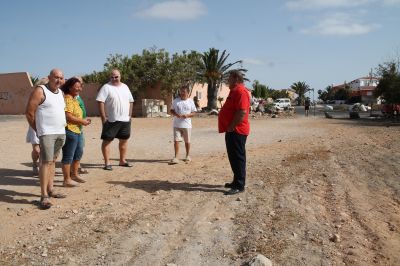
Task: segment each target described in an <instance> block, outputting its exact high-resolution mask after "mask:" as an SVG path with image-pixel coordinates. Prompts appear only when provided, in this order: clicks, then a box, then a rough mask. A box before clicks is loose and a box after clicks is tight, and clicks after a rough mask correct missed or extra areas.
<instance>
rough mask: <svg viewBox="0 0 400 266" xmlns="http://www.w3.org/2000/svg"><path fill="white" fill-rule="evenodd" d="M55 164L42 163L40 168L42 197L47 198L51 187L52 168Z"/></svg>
mask: <svg viewBox="0 0 400 266" xmlns="http://www.w3.org/2000/svg"><path fill="white" fill-rule="evenodd" d="M52 164H53V162H41V164H40V168H39V178H40V192H41V196H42V197H47V196H48V193H47V189H48V186H49V179H50V172H51V170H50V168H51V165H52Z"/></svg>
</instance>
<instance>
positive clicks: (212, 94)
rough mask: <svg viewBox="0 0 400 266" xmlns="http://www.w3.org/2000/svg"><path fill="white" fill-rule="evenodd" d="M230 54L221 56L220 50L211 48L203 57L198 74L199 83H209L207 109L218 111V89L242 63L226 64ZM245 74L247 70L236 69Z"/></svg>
mask: <svg viewBox="0 0 400 266" xmlns="http://www.w3.org/2000/svg"><path fill="white" fill-rule="evenodd" d="M228 57H229V54H227V53H226V50H224V51H223V52H222V54H221V55H219V50H218V49H215V48H210V50H209V51H207V52H204V53H203V54H202V55H201V64H200V69H199V72H198V81H200V82H201V83H203V84H204V83H207V85H208V87H207V109H208V110H211V109H217V94H218V88H219V87H220V86H221V85H222V83H226V82H227V79H228V76H229V70H230V68H231V67H232V66H234V65H236V64H241V63H242V61H241V60H239V61H236V62H233V63H226V60H227V59H228ZM236 70H239V71H240V72H242V73H244V72H246V71H247V70H246V69H243V68H239V69H236Z"/></svg>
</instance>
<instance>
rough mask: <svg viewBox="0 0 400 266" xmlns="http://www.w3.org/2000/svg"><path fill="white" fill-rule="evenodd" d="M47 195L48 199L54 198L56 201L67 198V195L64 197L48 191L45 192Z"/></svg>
mask: <svg viewBox="0 0 400 266" xmlns="http://www.w3.org/2000/svg"><path fill="white" fill-rule="evenodd" d="M47 194H49V197H50V198H56V199H65V198H66V197H67V195H65V194H62V193H56V192H54V191H49V192H47Z"/></svg>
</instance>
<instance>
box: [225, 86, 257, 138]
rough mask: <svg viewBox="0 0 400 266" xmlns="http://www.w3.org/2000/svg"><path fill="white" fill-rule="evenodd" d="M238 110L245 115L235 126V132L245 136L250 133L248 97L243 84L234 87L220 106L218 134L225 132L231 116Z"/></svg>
mask: <svg viewBox="0 0 400 266" xmlns="http://www.w3.org/2000/svg"><path fill="white" fill-rule="evenodd" d="M238 110H244V111H246V115H245V116H244V118H243V121H242V122H240V123H239V124H238V125H236V127H235V132H236V133H239V134H241V135H246V136H247V135H249V133H250V124H249V111H250V97H249V91H248V90H247V89H246V87H245V86H244V84H243V83H241V84H238V85H236V87H235V88H233V89H231V90H230V92H229V95H228V98H227V99H226V101H225V104H224V106H222V108H221V111H220V112H219V115H218V131H219V133H223V132H226V130H227V129H228V126H229V124H230V123H231V122H232V119H233V116H234V115H235V113H236V111H238Z"/></svg>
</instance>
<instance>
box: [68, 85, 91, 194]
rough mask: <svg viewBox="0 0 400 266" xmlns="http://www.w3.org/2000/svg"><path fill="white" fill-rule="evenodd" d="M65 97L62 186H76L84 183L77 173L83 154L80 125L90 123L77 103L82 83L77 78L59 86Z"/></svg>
mask: <svg viewBox="0 0 400 266" xmlns="http://www.w3.org/2000/svg"><path fill="white" fill-rule="evenodd" d="M61 90H62V91H63V92H64V99H65V116H66V118H67V126H66V127H65V135H66V140H65V144H64V147H63V149H62V150H63V157H62V160H61V163H62V170H63V175H64V187H76V186H78V183H85V182H86V181H85V180H84V179H82V178H81V177H80V176H79V174H78V168H79V164H80V160H81V158H82V155H83V145H82V143H80V142H81V141H82V138H81V134H82V131H81V126H87V125H89V124H90V123H91V120H90V119H89V118H83V112H82V108H81V107H80V105H79V101H78V100H77V96H78V95H79V93H80V92H81V91H82V83H81V82H80V80H79V79H77V78H70V79H68V80H67V81H66V82H65V84H64V85H63V86H62V87H61Z"/></svg>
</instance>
